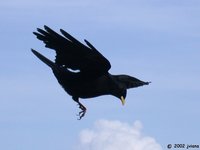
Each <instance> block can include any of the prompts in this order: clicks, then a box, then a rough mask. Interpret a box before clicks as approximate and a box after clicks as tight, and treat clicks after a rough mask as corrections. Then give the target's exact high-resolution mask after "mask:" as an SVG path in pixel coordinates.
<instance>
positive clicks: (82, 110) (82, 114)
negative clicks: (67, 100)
mask: <svg viewBox="0 0 200 150" xmlns="http://www.w3.org/2000/svg"><path fill="white" fill-rule="evenodd" d="M72 99H73V100H74V101H75V102H77V103H78V106H79V108H80V109H81V111H80V112H79V114H78V116H79V118H78V120H81V118H82V117H84V116H85V113H86V110H87V109H86V107H85V106H84V105H83V104H81V103H80V102H79V99H78V97H72Z"/></svg>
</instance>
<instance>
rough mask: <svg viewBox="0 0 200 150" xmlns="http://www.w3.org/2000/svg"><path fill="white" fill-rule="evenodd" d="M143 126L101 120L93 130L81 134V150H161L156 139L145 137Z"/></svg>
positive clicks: (136, 122)
mask: <svg viewBox="0 0 200 150" xmlns="http://www.w3.org/2000/svg"><path fill="white" fill-rule="evenodd" d="M141 129H142V124H141V122H140V121H135V122H134V124H133V125H129V124H127V123H123V122H120V121H108V120H99V121H97V122H96V123H95V125H94V127H93V128H92V129H85V130H83V131H82V132H81V133H80V145H79V146H78V149H81V150H161V149H162V148H161V146H160V145H159V144H158V143H157V142H156V141H155V139H154V138H152V137H149V136H146V135H143V134H142V132H141Z"/></svg>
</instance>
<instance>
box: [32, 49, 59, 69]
mask: <svg viewBox="0 0 200 150" xmlns="http://www.w3.org/2000/svg"><path fill="white" fill-rule="evenodd" d="M31 51H32V52H33V54H34V55H35V56H37V57H38V58H39V59H40V60H41V61H42V62H44V63H45V64H47V65H48V66H49V67H51V68H52V69H53V70H55V69H57V68H58V66H57V65H56V64H55V63H54V62H52V61H51V60H49V59H48V58H46V57H44V56H43V55H42V54H40V53H39V52H37V51H36V50H34V49H31Z"/></svg>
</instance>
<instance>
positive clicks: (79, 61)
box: [33, 25, 111, 75]
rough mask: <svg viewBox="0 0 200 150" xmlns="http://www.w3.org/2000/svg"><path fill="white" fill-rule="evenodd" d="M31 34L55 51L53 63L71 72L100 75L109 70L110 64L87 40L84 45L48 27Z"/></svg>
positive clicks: (63, 32)
mask: <svg viewBox="0 0 200 150" xmlns="http://www.w3.org/2000/svg"><path fill="white" fill-rule="evenodd" d="M37 31H38V32H33V34H35V35H36V37H37V38H38V39H39V40H41V41H43V42H44V43H45V46H46V47H48V48H51V49H54V50H55V51H56V59H55V63H56V64H57V65H60V66H65V67H66V68H70V69H73V70H80V71H81V72H82V73H85V74H88V75H89V74H92V75H94V74H96V75H102V74H105V73H107V72H108V70H109V69H110V68H111V65H110V62H109V61H108V60H107V59H106V58H105V57H104V56H103V55H102V54H101V53H100V52H99V51H98V50H97V49H96V48H95V47H94V46H93V45H92V44H91V43H89V42H88V41H87V40H85V43H86V44H87V46H86V45H84V44H82V43H81V42H79V41H78V40H77V39H75V38H74V37H73V36H71V35H70V34H69V33H67V32H66V31H64V30H63V29H60V32H61V33H62V35H60V34H58V33H56V32H55V31H54V30H52V29H51V28H49V27H48V26H46V25H45V26H44V29H40V28H38V29H37Z"/></svg>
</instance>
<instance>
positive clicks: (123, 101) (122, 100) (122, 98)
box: [121, 96, 125, 105]
mask: <svg viewBox="0 0 200 150" xmlns="http://www.w3.org/2000/svg"><path fill="white" fill-rule="evenodd" d="M121 102H122V105H124V104H125V99H124V97H123V96H121Z"/></svg>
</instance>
